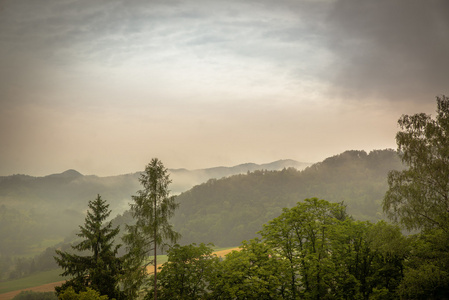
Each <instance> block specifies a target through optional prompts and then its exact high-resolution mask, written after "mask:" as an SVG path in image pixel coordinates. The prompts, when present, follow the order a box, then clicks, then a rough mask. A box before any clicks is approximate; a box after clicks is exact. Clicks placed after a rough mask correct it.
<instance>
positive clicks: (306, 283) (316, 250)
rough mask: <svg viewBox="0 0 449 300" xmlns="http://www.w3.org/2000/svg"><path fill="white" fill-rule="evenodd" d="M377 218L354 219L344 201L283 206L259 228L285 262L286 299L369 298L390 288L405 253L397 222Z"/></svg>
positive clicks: (389, 291)
mask: <svg viewBox="0 0 449 300" xmlns="http://www.w3.org/2000/svg"><path fill="white" fill-rule="evenodd" d="M378 224H380V225H377V224H376V225H373V224H372V223H369V222H360V221H359V222H356V221H353V220H352V219H351V218H349V217H348V216H347V215H346V213H345V206H344V205H342V204H339V203H330V202H328V201H325V200H318V199H317V198H312V199H305V200H304V202H298V204H297V205H296V206H295V207H293V208H291V209H284V212H283V213H282V214H281V215H280V216H279V217H277V218H275V219H273V220H272V221H270V222H269V223H268V224H267V225H265V226H264V228H263V230H262V231H261V234H262V237H263V238H264V241H265V242H266V243H267V244H268V245H270V247H271V248H272V249H274V250H275V251H276V256H277V257H281V258H283V259H284V260H285V262H286V263H288V268H287V271H286V272H287V273H286V274H287V277H288V278H289V280H288V286H286V289H287V290H288V291H289V295H290V296H289V298H288V299H297V298H298V297H300V298H304V299H326V298H348V299H358V298H362V299H367V298H368V297H369V296H370V295H371V294H373V291H374V290H375V289H384V291H385V293H386V294H387V295H389V296H392V295H393V294H394V290H395V288H396V287H397V285H398V284H399V282H400V280H401V278H402V274H401V272H400V270H401V267H402V264H403V261H404V259H405V254H404V250H403V247H404V245H405V241H404V238H403V237H402V234H401V232H400V231H399V228H397V227H394V228H391V227H390V226H389V225H387V224H386V223H383V222H381V223H378ZM383 236H395V237H397V238H398V239H399V241H403V242H404V243H401V242H398V241H397V240H394V241H389V240H384V239H383ZM379 240H382V243H383V244H381V243H380V242H379ZM391 242H392V243H393V244H390V243H391ZM385 244H387V245H385ZM396 244H399V245H396ZM382 247H384V248H385V249H382Z"/></svg>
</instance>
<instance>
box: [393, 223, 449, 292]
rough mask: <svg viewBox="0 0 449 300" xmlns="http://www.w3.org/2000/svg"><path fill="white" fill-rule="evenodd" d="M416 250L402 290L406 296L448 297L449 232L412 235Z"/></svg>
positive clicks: (411, 256)
mask: <svg viewBox="0 0 449 300" xmlns="http://www.w3.org/2000/svg"><path fill="white" fill-rule="evenodd" d="M411 241H412V251H411V253H410V255H409V258H408V260H407V264H406V266H405V270H404V280H403V281H402V282H401V284H400V286H399V288H398V293H399V295H401V297H402V298H404V299H445V298H444V296H447V295H449V271H448V270H449V235H448V233H446V232H445V231H443V230H441V229H438V230H435V229H434V230H431V231H425V232H422V233H418V234H415V235H413V236H411Z"/></svg>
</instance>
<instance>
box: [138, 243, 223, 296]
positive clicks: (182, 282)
mask: <svg viewBox="0 0 449 300" xmlns="http://www.w3.org/2000/svg"><path fill="white" fill-rule="evenodd" d="M212 252H213V249H212V248H211V247H209V246H207V245H205V244H200V245H198V246H197V245H196V244H190V245H186V246H180V245H178V244H177V245H174V246H173V247H170V249H169V251H168V254H167V255H168V261H167V262H166V263H164V264H163V265H162V269H161V270H160V271H159V274H158V282H157V283H158V298H159V299H166V300H170V299H183V300H188V299H191V300H195V299H206V296H207V295H208V293H209V291H208V288H209V282H210V279H211V276H212V273H213V271H214V269H216V268H217V264H218V262H219V258H218V257H217V255H216V254H213V253H212ZM153 296H154V291H151V293H149V294H148V295H147V297H146V298H145V299H149V300H150V299H151V298H153Z"/></svg>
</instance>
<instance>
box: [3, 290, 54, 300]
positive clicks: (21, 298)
mask: <svg viewBox="0 0 449 300" xmlns="http://www.w3.org/2000/svg"><path fill="white" fill-rule="evenodd" d="M57 299H58V297H56V294H55V293H54V292H33V291H22V292H20V293H19V294H17V295H16V296H15V297H14V298H12V300H57Z"/></svg>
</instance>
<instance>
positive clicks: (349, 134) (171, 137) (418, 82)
mask: <svg viewBox="0 0 449 300" xmlns="http://www.w3.org/2000/svg"><path fill="white" fill-rule="evenodd" d="M448 15H449V1H447V0H425V1H424V0H421V1H418V0H416V1H414V0H376V1H373V0H276V1H269V0H257V1H256V0H245V1H236V0H208V1H206V0H180V1H177V0H160V1H154V0H145V1H144V0H95V1H92V0H0V175H11V174H17V173H21V174H29V175H34V176H42V175H48V174H51V173H59V172H62V171H64V170H66V169H69V168H72V169H76V170H78V171H79V172H81V173H83V174H86V175H87V174H96V175H100V176H105V175H117V174H123V173H129V172H135V171H138V170H142V169H143V168H144V166H145V165H146V164H147V163H148V162H149V161H150V160H151V158H153V157H158V158H160V159H161V160H162V161H163V162H164V164H165V166H166V167H169V168H188V169H197V168H206V167H213V166H219V165H224V166H232V165H236V164H240V163H245V162H255V163H266V162H271V161H275V160H278V159H286V158H291V159H295V160H298V161H303V162H317V161H321V160H323V159H324V158H326V157H329V156H332V155H336V154H338V153H341V152H343V151H345V150H352V149H354V150H366V151H370V150H372V149H384V148H396V143H395V140H394V137H395V134H396V132H397V130H398V127H397V120H398V118H399V117H400V116H401V115H402V114H413V113H417V112H426V113H431V114H432V113H434V112H435V110H436V102H435V97H436V96H438V95H441V94H445V95H448V94H449V18H448Z"/></svg>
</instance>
